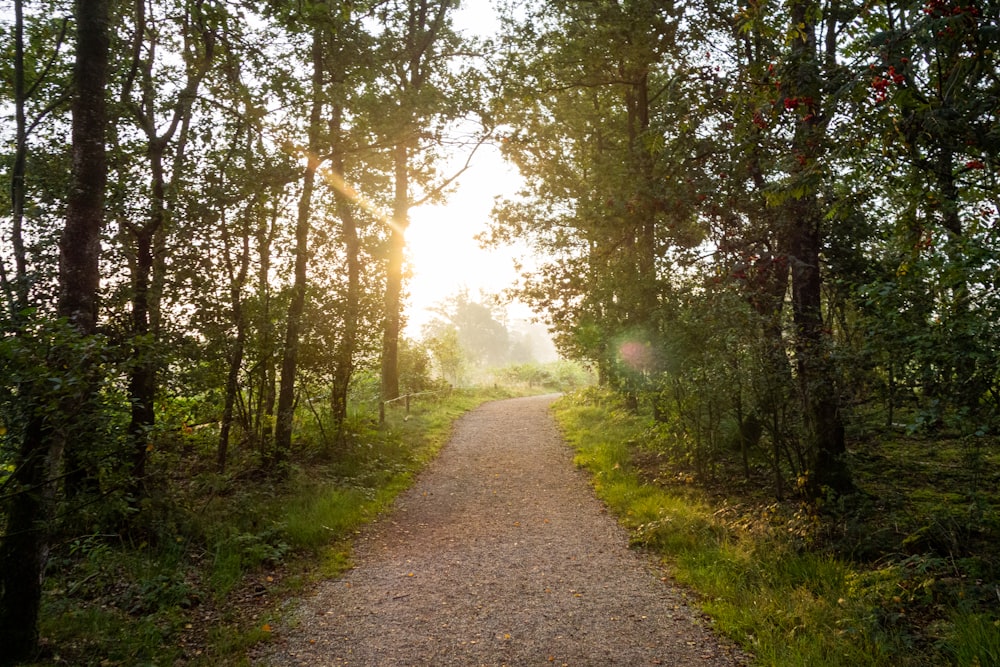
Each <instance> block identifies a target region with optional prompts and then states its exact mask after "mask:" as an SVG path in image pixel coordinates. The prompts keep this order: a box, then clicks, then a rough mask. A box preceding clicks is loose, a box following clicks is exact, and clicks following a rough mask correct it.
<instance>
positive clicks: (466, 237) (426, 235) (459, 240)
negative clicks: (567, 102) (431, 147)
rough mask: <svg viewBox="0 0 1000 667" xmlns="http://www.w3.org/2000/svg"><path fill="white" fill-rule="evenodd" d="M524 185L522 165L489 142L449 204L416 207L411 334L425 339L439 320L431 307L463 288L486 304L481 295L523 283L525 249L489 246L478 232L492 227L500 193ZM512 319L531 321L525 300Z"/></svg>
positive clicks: (411, 239)
mask: <svg viewBox="0 0 1000 667" xmlns="http://www.w3.org/2000/svg"><path fill="white" fill-rule="evenodd" d="M463 162H464V160H463ZM520 183H521V180H520V176H518V174H517V171H516V169H514V167H512V166H510V165H507V164H506V163H505V162H504V160H503V158H502V157H501V156H500V154H499V151H498V149H496V148H495V147H493V146H490V145H484V146H482V147H481V148H480V149H479V150H478V151H476V154H475V155H474V156H473V159H472V162H471V165H470V167H469V169H468V170H467V171H466V172H465V173H463V174H462V175H461V176H460V177H459V179H458V187H457V190H456V191H455V192H454V193H453V194H451V195H450V196H449V197H448V201H447V202H446V203H445V204H443V205H435V206H421V207H418V208H414V209H411V210H410V227H409V229H408V230H407V232H406V240H407V253H408V257H409V260H410V264H411V269H412V272H413V275H412V278H411V279H410V281H409V283H408V291H409V293H410V299H409V308H408V310H407V317H408V324H407V330H406V332H407V334H408V335H410V336H412V337H419V334H420V329H421V327H422V326H423V325H424V324H425V323H426V322H428V321H430V320H431V319H433V313H431V312H430V311H429V310H428V309H429V308H433V307H434V306H436V305H438V304H440V303H442V302H444V301H446V300H447V299H448V298H449V297H451V296H454V295H455V294H457V293H458V292H460V291H462V290H468V292H469V295H470V297H471V298H472V299H473V300H478V301H481V302H482V301H483V300H482V299H480V298H479V297H480V295H481V294H482V295H483V297H484V298H488V297H489V296H490V295H493V294H497V293H499V292H501V291H503V290H504V289H506V288H508V287H510V286H512V285H513V284H514V283H515V282H516V281H517V278H518V274H517V271H516V270H515V269H514V261H515V259H516V258H518V257H520V256H521V255H522V254H523V253H524V248H516V247H502V248H491V249H488V250H485V249H483V248H482V247H480V245H479V242H478V241H476V239H475V236H476V235H477V234H479V233H480V232H483V231H485V230H486V229H487V227H488V224H489V217H490V211H491V210H492V208H493V204H494V201H495V199H496V197H497V196H502V195H509V194H513V193H514V192H516V190H517V189H518V187H519V186H520ZM508 317H509V318H510V319H511V321H514V320H518V319H525V318H527V317H530V311H529V310H528V309H527V308H526V307H525V306H524V305H523V304H512V306H511V307H510V308H509V309H508Z"/></svg>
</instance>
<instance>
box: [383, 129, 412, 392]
mask: <svg viewBox="0 0 1000 667" xmlns="http://www.w3.org/2000/svg"><path fill="white" fill-rule="evenodd" d="M393 163H394V165H395V170H396V173H395V177H396V181H395V182H396V192H395V198H394V199H393V207H392V225H391V229H390V231H389V263H388V266H387V268H386V278H385V320H384V325H383V329H382V400H383V401H391V400H393V399H395V398H399V333H400V329H401V321H402V315H401V313H402V293H403V252H404V250H405V248H406V228H407V227H409V223H410V220H409V215H410V197H409V175H410V174H409V150H408V149H407V147H406V144H404V143H399V144H397V145H396V148H395V150H394V152H393Z"/></svg>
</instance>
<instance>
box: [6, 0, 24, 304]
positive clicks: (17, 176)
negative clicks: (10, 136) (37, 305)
mask: <svg viewBox="0 0 1000 667" xmlns="http://www.w3.org/2000/svg"><path fill="white" fill-rule="evenodd" d="M26 101H27V100H26V99H25V88H24V7H23V1H22V0H14V118H15V134H14V165H13V169H12V171H11V179H10V199H11V218H12V220H11V233H10V236H11V245H12V246H13V247H14V297H15V300H14V304H13V305H14V308H15V310H16V312H15V313H13V315H14V317H15V319H16V318H17V317H19V316H18V313H21V312H23V311H24V310H25V309H26V308H27V307H28V262H27V257H26V254H25V250H24V234H23V231H22V225H23V223H24V198H25V189H24V188H25V184H24V175H25V164H26V161H27V154H28V132H27V123H26V121H25V115H24V105H25V102H26Z"/></svg>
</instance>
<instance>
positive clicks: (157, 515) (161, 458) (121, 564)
mask: <svg viewBox="0 0 1000 667" xmlns="http://www.w3.org/2000/svg"><path fill="white" fill-rule="evenodd" d="M509 395H510V394H509V392H507V391H506V390H503V389H495V390H462V391H454V392H450V394H448V395H447V396H439V397H423V398H421V399H420V400H416V401H414V402H413V403H412V405H411V409H410V411H409V412H408V413H407V412H405V411H404V409H403V408H402V407H399V408H392V409H390V410H389V411H388V414H387V416H386V422H385V424H384V425H379V424H378V419H377V415H375V414H369V413H366V412H363V411H362V412H359V413H358V414H355V415H354V416H353V417H352V419H351V422H350V424H349V430H350V432H351V435H350V437H349V438H348V439H347V443H346V444H344V445H342V446H339V447H332V446H330V444H329V443H325V442H323V438H322V433H324V431H323V430H322V429H319V428H318V427H317V426H316V425H315V424H310V422H309V419H310V418H311V417H314V416H315V415H311V416H304V417H303V421H302V423H301V424H300V428H299V429H298V431H297V433H298V434H299V441H298V442H297V443H296V446H295V451H294V453H293V457H292V460H291V461H290V463H289V466H288V468H287V474H286V475H284V476H282V477H276V476H274V475H270V474H268V473H267V472H266V471H262V470H261V469H260V468H259V467H258V466H257V465H256V464H255V463H253V457H252V456H251V454H252V452H244V453H242V456H243V458H240V456H241V453H240V452H236V453H235V455H234V457H235V459H236V460H234V461H233V464H232V465H231V468H230V470H231V472H229V473H227V474H226V475H218V474H216V473H215V472H213V471H212V470H211V469H210V466H211V465H212V460H213V459H212V448H213V444H214V437H212V436H213V435H214V434H211V433H204V434H203V433H200V432H195V433H193V434H188V435H186V436H184V437H183V438H181V439H177V438H175V439H174V440H173V441H170V440H167V441H164V442H163V443H160V446H159V447H158V448H157V450H156V456H155V457H154V458H153V459H152V461H151V467H152V469H153V470H154V471H155V473H154V475H155V476H156V483H155V485H154V486H153V488H154V489H155V491H154V492H153V493H152V494H151V498H150V500H149V503H148V505H147V507H146V512H145V513H144V515H143V516H142V517H141V520H142V523H141V525H140V527H139V529H138V530H133V531H132V532H131V533H130V534H134V535H137V536H138V537H133V538H131V539H124V538H121V537H119V536H117V535H108V534H94V535H91V536H87V537H83V538H75V539H73V540H72V541H70V542H68V543H66V544H63V545H61V546H60V547H59V548H57V549H56V550H55V552H54V554H53V559H52V564H51V567H50V574H49V577H48V579H47V586H46V593H45V596H44V599H43V612H42V619H41V624H40V632H41V636H42V643H43V647H44V649H45V653H44V655H43V656H42V660H41V662H39V663H38V664H45V665H53V664H56V665H58V664H72V665H101V666H103V667H106V666H110V665H128V666H133V665H165V664H170V665H173V664H188V665H213V666H215V665H245V664H248V658H247V652H248V650H249V649H250V648H251V647H252V646H253V645H255V644H256V643H258V642H261V641H267V640H268V639H269V638H270V637H271V635H272V628H273V627H276V626H277V625H278V624H279V623H280V622H281V621H282V607H281V603H282V601H284V600H286V599H288V598H289V597H292V596H294V595H296V594H299V593H301V592H302V590H303V589H305V588H307V587H308V586H309V585H310V584H311V582H313V581H315V580H317V579H319V578H322V577H335V576H337V575H338V574H339V573H341V572H343V571H344V570H346V569H347V568H349V567H350V566H351V540H352V538H353V537H354V536H355V535H356V533H357V531H358V530H360V528H361V527H362V526H363V525H364V524H366V523H368V522H370V521H372V520H373V519H375V518H376V517H378V516H379V514H380V513H382V512H384V511H385V510H386V509H387V508H388V507H389V506H390V505H391V503H392V502H393V500H394V498H395V497H396V496H397V495H398V494H399V493H400V492H401V491H402V490H404V489H405V488H407V487H408V486H409V485H410V483H411V482H412V479H413V476H414V475H415V473H416V472H418V471H419V470H420V469H421V468H423V467H424V466H425V465H426V464H427V463H428V462H429V461H431V460H432V459H433V458H434V456H436V454H437V453H438V451H439V450H440V448H441V447H442V446H443V445H444V443H445V442H446V441H447V439H448V437H449V435H450V433H451V428H452V424H453V423H454V421H455V419H457V418H458V417H459V416H460V415H461V414H462V413H464V412H466V411H467V410H469V409H471V408H473V407H475V406H476V405H478V404H480V403H482V402H484V401H486V400H491V399H495V398H504V397H507V396H509ZM320 416H322V415H320ZM329 432H330V430H329V429H327V430H326V431H325V433H329Z"/></svg>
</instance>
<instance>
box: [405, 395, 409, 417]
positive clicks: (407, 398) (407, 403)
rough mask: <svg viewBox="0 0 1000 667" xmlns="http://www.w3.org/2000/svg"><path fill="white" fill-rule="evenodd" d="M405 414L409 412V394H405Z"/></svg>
mask: <svg viewBox="0 0 1000 667" xmlns="http://www.w3.org/2000/svg"><path fill="white" fill-rule="evenodd" d="M406 414H410V395H409V394H407V395H406Z"/></svg>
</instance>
